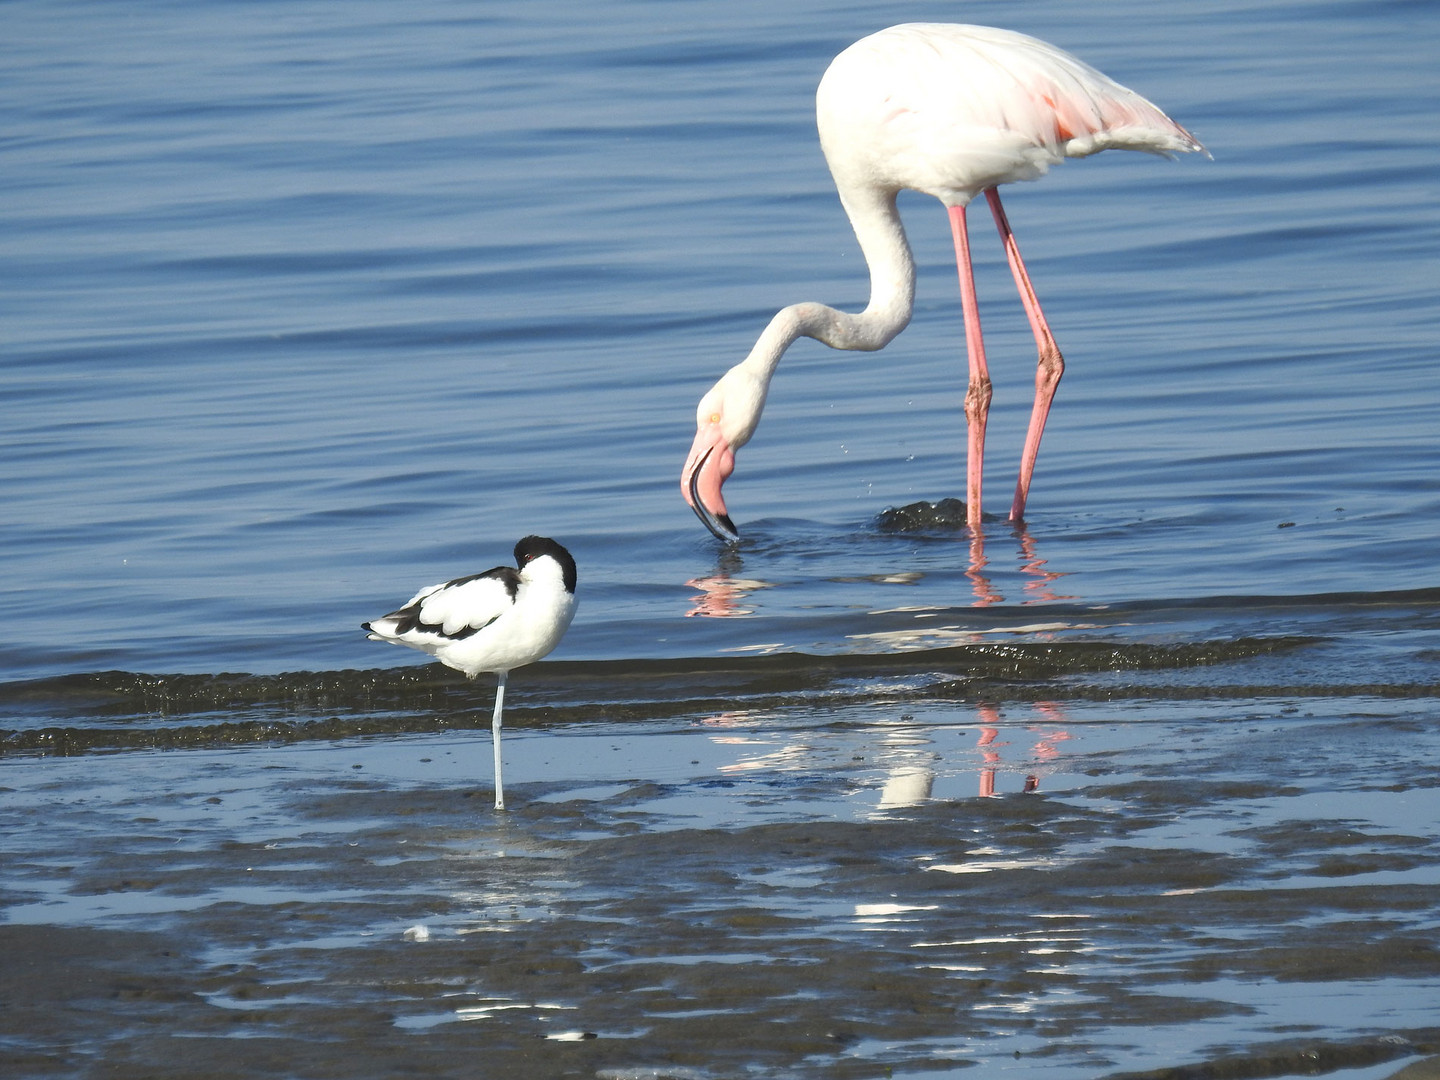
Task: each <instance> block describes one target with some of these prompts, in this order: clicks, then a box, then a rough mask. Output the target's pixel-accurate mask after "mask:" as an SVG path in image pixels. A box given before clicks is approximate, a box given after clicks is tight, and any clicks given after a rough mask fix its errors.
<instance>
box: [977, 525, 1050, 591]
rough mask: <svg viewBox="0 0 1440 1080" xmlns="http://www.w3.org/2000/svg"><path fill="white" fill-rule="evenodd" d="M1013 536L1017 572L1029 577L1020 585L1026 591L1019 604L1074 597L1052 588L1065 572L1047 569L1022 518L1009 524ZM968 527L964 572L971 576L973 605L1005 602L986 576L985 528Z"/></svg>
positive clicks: (987, 560)
mask: <svg viewBox="0 0 1440 1080" xmlns="http://www.w3.org/2000/svg"><path fill="white" fill-rule="evenodd" d="M1008 529H1009V531H1010V532H1011V534H1012V535H1013V536H1014V537H1015V542H1016V544H1017V545H1018V547H1017V549H1016V557H1017V559H1018V561H1019V564H1020V573H1021V574H1022V575H1025V576H1026V578H1027V579H1028V580H1026V581H1025V584H1024V585H1023V586H1022V591H1023V592H1024V593H1025V596H1024V598H1023V599H1022V600H1021V601H1020V602H1021V603H1022V604H1039V603H1044V602H1046V601H1049V600H1075V599H1077V597H1074V596H1062V595H1060V594H1058V593H1056V592H1055V590H1054V589H1053V588H1052V585H1053V583H1054V582H1056V581H1058V580H1059V579H1060V578H1062V577H1066V576H1067V575H1066V574H1065V573H1064V572H1062V571H1057V570H1046V569H1045V565H1046V560H1044V559H1042V558H1040V556H1039V554H1038V552H1037V550H1036V545H1035V538H1034V537H1032V536H1031V535H1030V532H1029V530H1028V529H1026V528H1025V523H1024V522H1019V523H1016V524H1013V525H1010V526H1009V527H1008ZM967 531H968V532H969V534H970V565H969V568H968V569H967V570H966V571H965V576H966V577H968V578H969V579H970V588H971V591H972V592H973V593H974V596H975V600H974V602H973V604H972V605H971V606H972V607H989V606H990V605H992V604H1001V603H1004V602H1005V597H1004V596H1003V595H1002V594H1001V593H1000V592H999V591H998V590H997V589H996V588H995V586H994V584H993V583H992V582H991V580H990V578H989V576H988V575H987V574H986V573H985V567H986V566H988V565H989V564H990V560H989V559H988V558H987V557H986V555H985V530H984V528H983V527H982V526H980V525H972V526H970V527H969V528H968V529H967Z"/></svg>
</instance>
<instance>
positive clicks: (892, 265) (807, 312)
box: [740, 188, 915, 384]
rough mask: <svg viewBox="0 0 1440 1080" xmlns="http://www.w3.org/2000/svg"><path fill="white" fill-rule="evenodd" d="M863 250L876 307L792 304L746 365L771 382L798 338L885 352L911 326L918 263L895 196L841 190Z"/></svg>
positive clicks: (865, 190)
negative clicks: (853, 309) (852, 309)
mask: <svg viewBox="0 0 1440 1080" xmlns="http://www.w3.org/2000/svg"><path fill="white" fill-rule="evenodd" d="M840 201H841V204H842V205H843V206H844V207H845V212H846V213H847V214H848V215H849V216H850V224H851V225H852V226H853V227H854V229H855V236H856V239H858V240H859V241H860V250H861V252H862V253H863V254H864V256H865V262H866V264H867V265H868V266H869V267H870V303H869V304H867V305H866V307H865V310H864V311H862V312H860V313H859V314H858V315H850V314H847V313H846V312H843V311H836V310H835V309H834V308H832V307H827V306H826V305H824V304H817V303H804V304H792V305H791V306H790V307H787V308H785V309H784V310H782V311H780V312H778V313H777V314H776V315H775V317H774V318H773V319H771V320H770V325H769V326H767V327H766V328H765V331H764V333H762V334H761V335H760V339H759V340H758V341H756V342H755V347H754V348H753V349H751V350H750V355H749V356H747V357H746V358H745V359H744V360H743V361H741V364H740V366H741V367H744V368H749V369H751V370H752V371H754V373H755V374H756V375H758V376H759V377H760V378H761V379H763V381H764V382H765V383H766V384H768V383H769V381H770V378H771V376H773V375H774V374H775V368H776V366H777V365H778V364H779V363H780V358H781V357H782V356H784V355H785V350H786V349H788V348H789V347H790V345H791V343H792V342H794V341H795V339H796V338H801V337H812V338H814V339H815V340H817V341H823V342H824V343H825V344H826V345H829V346H830V347H831V348H832V349H855V350H860V351H864V352H873V351H874V350H876V349H883V348H884V347H885V346H886V345H888V344H889V343H890V340H891V339H892V338H894V337H895V335H896V334H898V333H900V331H901V330H904V329H905V327H906V326H907V325H908V324H909V322H910V313H911V312H912V311H913V310H914V307H915V259H914V256H912V255H911V254H910V244H909V242H908V241H907V240H906V239H905V229H904V227H903V226H902V225H901V224H900V214H899V212H898V211H897V210H896V209H895V192H893V191H891V192H884V191H876V190H874V189H871V188H863V189H859V190H851V191H846V190H844V189H842V190H841V192H840Z"/></svg>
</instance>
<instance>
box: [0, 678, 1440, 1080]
mask: <svg viewBox="0 0 1440 1080" xmlns="http://www.w3.org/2000/svg"><path fill="white" fill-rule="evenodd" d="M1437 731H1440V725H1437V724H1436V723H1435V703H1434V702H1428V701H1422V702H1396V701H1386V700H1377V699H1370V698H1351V699H1323V700H1300V701H1277V700H1268V699H1259V700H1251V701H1218V702H1197V701H1182V702H1171V703H1161V702H1156V701H1142V702H1123V701H1122V702H1108V703H1104V702H1070V703H1065V702H1042V703H1032V702H1019V703H1015V704H1013V705H1008V706H979V705H973V704H963V703H939V702H923V703H920V704H918V705H916V704H914V703H910V704H908V705H907V706H906V707H905V709H904V711H900V710H897V709H896V708H894V707H893V706H887V705H884V704H881V703H874V702H871V703H865V704H861V705H852V706H839V707H832V706H828V705H827V706H824V707H823V708H815V707H810V706H798V705H797V706H794V707H792V708H789V709H785V710H776V711H771V712H768V713H764V714H758V713H756V714H743V713H735V714H723V713H722V714H710V715H704V716H690V717H681V718H676V719H672V720H669V721H658V720H650V721H645V722H643V723H639V724H633V723H631V724H605V723H600V722H593V723H578V724H576V723H567V724H557V725H554V726H535V727H532V728H527V729H524V730H522V731H517V732H515V733H513V734H512V736H511V738H510V739H509V740H508V741H507V766H508V773H507V779H508V780H509V783H510V784H511V785H513V795H512V798H513V803H514V805H513V808H512V810H510V811H509V812H507V813H503V814H496V813H495V812H494V811H493V810H492V809H491V808H490V796H491V792H490V789H489V784H488V770H487V768H486V758H487V754H488V740H487V738H486V737H485V735H484V734H483V733H481V732H478V731H477V732H448V733H442V734H436V735H424V736H405V737H392V738H372V739H353V740H348V741H340V742H323V743H318V744H300V745H287V746H257V747H251V748H244V749H210V750H170V751H162V752H138V751H129V752H124V753H112V754H90V755H84V756H80V757H75V758H68V759H64V758H48V759H45V758H17V757H12V758H9V759H7V760H6V761H5V762H4V763H3V764H0V823H3V834H0V835H3V841H0V867H3V869H0V904H3V918H4V924H3V925H0V956H3V957H4V958H5V959H4V963H3V965H0V1072H4V1074H5V1075H7V1076H36V1077H52V1076H56V1077H58V1076H77V1077H80V1076H117V1077H118V1076H136V1077H139V1076H152V1077H153V1076H177V1077H178V1076H197V1075H205V1076H214V1077H259V1076H275V1075H287V1076H302V1077H312V1076H313V1077H329V1076H345V1077H370V1076H373V1077H393V1076H404V1075H426V1076H456V1077H460V1076H486V1077H533V1076H576V1077H591V1076H599V1077H629V1076H639V1077H665V1076H675V1077H700V1078H709V1077H731V1076H776V1075H784V1076H798V1077H807V1076H814V1077H872V1076H873V1077H879V1076H886V1075H909V1076H943V1075H950V1074H951V1073H954V1072H957V1071H967V1070H968V1069H969V1068H972V1067H973V1068H975V1069H976V1074H977V1075H979V1074H980V1073H982V1072H987V1071H989V1070H991V1069H998V1068H1001V1067H1003V1068H1004V1069H1005V1071H1006V1072H1007V1073H1008V1074H1010V1075H1020V1076H1027V1075H1042V1074H1043V1075H1044V1076H1047V1077H1054V1076H1060V1077H1095V1076H1111V1075H1123V1074H1137V1075H1147V1076H1176V1077H1178V1076H1216V1077H1219V1076H1284V1075H1314V1074H1317V1073H1326V1072H1335V1071H1336V1070H1339V1072H1337V1075H1343V1076H1349V1077H1362V1076H1363V1077H1369V1076H1382V1075H1389V1074H1391V1073H1393V1072H1394V1071H1396V1070H1398V1069H1400V1068H1401V1067H1402V1066H1404V1065H1406V1063H1407V1062H1410V1061H1417V1060H1419V1059H1421V1058H1422V1056H1424V1055H1427V1054H1432V1053H1434V1052H1435V1051H1436V1048H1437V1043H1440V1020H1437V1010H1436V1003H1437V1002H1440V857H1437V856H1440V840H1437V837H1440V774H1437V771H1436V770H1435V768H1434V767H1433V764H1432V763H1433V761H1434V760H1436V751H1437V750H1440V746H1437V743H1440V734H1437Z"/></svg>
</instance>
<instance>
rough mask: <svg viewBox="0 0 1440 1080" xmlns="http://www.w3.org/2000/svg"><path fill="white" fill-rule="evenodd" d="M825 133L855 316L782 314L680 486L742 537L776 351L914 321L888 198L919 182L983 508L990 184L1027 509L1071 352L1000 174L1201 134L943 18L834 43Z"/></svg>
mask: <svg viewBox="0 0 1440 1080" xmlns="http://www.w3.org/2000/svg"><path fill="white" fill-rule="evenodd" d="M816 117H817V121H818V124H819V129H820V145H821V147H822V149H823V150H824V151H825V159H826V161H827V162H828V163H829V165H830V172H831V174H832V175H833V176H834V179H835V186H836V187H837V189H838V190H839V193H840V202H841V204H842V205H843V206H844V208H845V212H846V213H847V214H848V215H849V217H850V222H851V224H852V226H853V227H854V229H855V235H856V237H857V239H858V240H859V241H860V248H861V250H862V251H863V252H864V255H865V259H866V261H867V263H868V264H869V268H870V303H869V304H868V305H867V306H866V308H865V310H864V311H862V312H860V314H858V315H849V314H846V313H844V312H841V311H837V310H835V309H834V308H831V307H826V306H825V305H823V304H817V303H803V304H794V305H792V306H790V307H787V308H785V309H784V310H782V311H781V312H779V314H777V315H776V316H775V317H774V318H773V319H772V320H771V321H770V325H769V326H767V327H766V328H765V332H764V333H762V334H761V335H760V339H759V340H758V341H757V342H756V343H755V347H754V348H753V349H752V350H751V352H750V355H749V356H747V357H746V358H745V359H744V360H743V361H741V362H740V363H739V364H737V365H736V366H735V367H733V368H731V369H730V370H729V371H727V372H726V373H725V374H724V375H723V376H722V377H721V379H720V381H719V382H717V383H716V384H715V386H714V387H713V388H711V390H710V391H709V392H708V393H707V394H706V395H705V396H704V397H703V398H701V400H700V405H699V408H698V409H697V410H696V429H697V430H696V435H695V442H694V444H693V445H692V446H691V448H690V454H689V457H688V458H687V459H686V462H685V467H684V470H683V471H682V473H681V477H680V487H681V491H682V492H683V493H684V495H685V499H686V501H687V502H688V503H689V504H690V505H691V507H692V508H693V509H694V510H695V512H696V514H697V515H699V517H700V520H701V521H703V522H704V523H705V525H706V527H708V528H709V529H710V531H711V532H713V533H714V534H715V535H716V536H717V537H719V538H720V539H722V540H727V541H733V540H735V539H737V538H738V534H737V532H736V530H735V526H734V523H733V522H732V521H731V519H730V517H729V514H728V513H727V511H726V507H725V500H724V497H723V496H722V494H721V485H722V484H723V483H724V482H725V480H726V478H727V477H729V475H730V474H731V472H732V471H733V470H734V468H735V451H737V450H739V449H740V447H742V446H744V445H745V444H746V443H747V442H749V440H750V437H751V436H752V435H753V434H754V433H755V428H756V425H757V424H758V423H759V422H760V413H761V410H762V409H763V408H764V406H765V396H766V393H767V391H768V389H769V386H770V380H771V378H772V377H773V376H774V374H775V368H776V366H777V365H778V364H779V362H780V357H781V356H783V355H784V353H785V350H786V349H787V348H788V347H789V346H790V344H791V343H792V342H793V341H795V340H796V339H797V338H799V337H812V338H816V339H817V340H819V341H822V342H824V343H825V344H826V345H829V346H831V347H832V348H836V349H860V350H867V351H869V350H875V349H881V348H883V347H884V346H885V345H886V344H888V343H889V342H890V340H891V339H892V338H893V337H894V336H895V335H896V334H898V333H899V332H900V331H901V330H903V329H904V328H905V326H906V324H907V323H908V322H909V321H910V313H911V310H912V308H913V305H914V297H915V264H914V260H913V258H912V256H911V254H910V246H909V243H908V242H907V241H906V238H905V231H904V228H903V227H902V226H901V223H900V217H899V214H898V213H897V211H896V208H895V197H896V195H897V194H898V192H899V191H900V190H901V189H907V188H908V189H911V190H915V191H922V192H926V193H927V194H930V195H933V196H935V197H936V198H937V199H939V200H940V201H941V202H942V203H944V204H945V206H946V208H947V209H948V212H949V217H950V226H951V233H952V237H953V239H954V243H955V257H956V265H957V267H958V269H959V274H960V296H961V307H962V310H963V313H964V319H965V342H966V349H967V352H968V355H969V365H970V382H969V388H968V390H967V392H966V396H965V416H966V422H967V426H968V428H969V443H968V466H967V476H966V504H967V505H966V513H967V518H968V521H969V523H970V525H971V526H972V527H974V526H977V525H978V524H979V522H980V507H981V499H980V496H981V474H982V472H983V466H984V448H985V421H986V418H987V416H988V413H989V407H990V375H989V370H988V368H987V366H986V361H985V349H984V344H983V341H982V339H981V335H980V316H979V311H978V308H977V306H976V302H975V285H974V275H973V273H972V271H971V264H970V243H969V237H968V234H967V231H966V224H965V208H966V206H967V205H968V204H969V203H970V201H971V200H972V199H974V198H975V196H977V195H979V194H980V193H981V192H984V193H985V196H986V199H987V201H988V202H989V204H990V209H991V212H992V213H993V215H994V218H995V223H996V225H997V226H998V228H999V230H1000V236H1001V239H1002V241H1003V243H1004V246H1005V253H1006V256H1007V258H1008V260H1009V263H1010V268H1011V271H1012V273H1013V274H1014V277H1015V283H1016V286H1017V287H1018V288H1019V290H1020V299H1021V301H1022V303H1023V304H1024V307H1025V312H1026V315H1027V316H1028V317H1029V320H1030V326H1031V329H1032V330H1033V331H1034V334H1035V340H1036V344H1037V345H1038V347H1039V353H1040V358H1039V367H1038V370H1037V373H1036V379H1035V383H1036V394H1035V406H1034V409H1033V411H1032V413H1031V418H1030V427H1029V431H1028V433H1027V435H1026V439H1025V448H1024V451H1023V453H1022V456H1021V463H1020V478H1019V482H1018V483H1017V484H1016V487H1015V497H1014V500H1013V502H1012V503H1011V507H1010V517H1011V519H1012V520H1017V521H1018V520H1020V519H1021V518H1022V517H1023V515H1024V512H1025V500H1026V497H1027V495H1028V494H1029V489H1030V478H1031V475H1032V472H1033V469H1034V465H1035V455H1036V453H1037V452H1038V450H1039V448H1040V436H1041V434H1042V432H1043V431H1044V428H1045V420H1046V417H1047V415H1048V414H1049V410H1050V402H1051V400H1052V398H1053V397H1054V394H1055V387H1056V386H1057V385H1058V383H1059V381H1060V375H1061V373H1062V372H1063V370H1064V361H1063V360H1062V359H1061V356H1060V350H1059V349H1058V348H1057V347H1056V345H1055V338H1054V335H1053V334H1052V333H1051V332H1050V327H1049V325H1048V323H1047V322H1046V320H1045V316H1044V314H1043V313H1042V312H1041V310H1040V304H1039V301H1038V300H1037V299H1036V297H1035V290H1034V288H1033V287H1032V285H1031V284H1030V277H1029V275H1028V274H1027V273H1026V270H1025V264H1024V263H1023V262H1022V261H1021V259H1020V251H1019V249H1018V248H1017V247H1016V245H1015V238H1014V236H1013V234H1012V233H1011V231H1010V225H1009V223H1008V221H1007V220H1006V217H1005V211H1004V209H1003V208H1002V206H1001V204H1000V196H999V193H998V191H997V190H996V187H997V185H999V184H1004V183H1009V182H1010V181H1012V180H1034V179H1036V178H1038V177H1040V176H1043V175H1044V174H1045V172H1046V171H1047V170H1048V169H1049V168H1050V166H1051V165H1054V164H1056V163H1057V162H1060V161H1063V160H1064V159H1065V158H1067V157H1085V156H1087V155H1090V154H1095V153H1098V152H1099V151H1101V150H1110V149H1120V150H1141V151H1144V152H1146V153H1151V154H1161V155H1167V156H1168V155H1170V154H1174V153H1177V152H1184V151H1203V150H1204V147H1202V146H1201V145H1200V143H1199V141H1198V140H1197V139H1196V138H1195V137H1194V136H1193V135H1191V134H1190V133H1189V132H1188V131H1186V130H1185V129H1184V128H1183V127H1181V126H1180V125H1179V124H1177V123H1175V122H1174V121H1173V120H1171V119H1170V118H1169V117H1168V116H1166V115H1165V114H1164V113H1163V112H1161V111H1160V110H1159V109H1158V108H1156V107H1155V106H1154V105H1152V104H1151V103H1150V102H1149V101H1146V100H1145V99H1144V98H1143V97H1141V96H1140V95H1139V94H1137V93H1135V92H1134V91H1132V90H1128V89H1126V88H1125V87H1123V86H1121V85H1120V84H1119V83H1116V82H1114V81H1112V80H1111V79H1109V78H1108V77H1106V76H1105V75H1103V74H1101V73H1100V72H1099V71H1096V70H1095V69H1094V68H1092V67H1090V66H1089V65H1087V64H1085V63H1083V62H1081V61H1080V60H1077V59H1076V58H1075V57H1073V56H1071V55H1070V54H1069V53H1066V52H1064V51H1063V50H1061V49H1057V48H1056V47H1055V46H1053V45H1050V44H1047V43H1046V42H1043V41H1040V40H1038V39H1036V38H1032V37H1028V36H1026V35H1024V34H1019V33H1015V32H1013V31H1010V30H997V29H993V28H991V27H984V26H958V25H951V24H948V23H909V24H906V25H902V26H892V27H891V28H890V29H888V30H882V31H880V32H879V33H877V34H872V35H871V36H870V37H867V38H863V39H862V40H860V41H857V42H856V43H855V44H854V45H851V46H850V47H849V48H848V49H846V50H845V51H844V52H842V53H841V54H840V55H839V56H837V57H836V58H835V59H834V61H833V62H832V63H831V64H830V67H829V69H828V70H827V71H826V72H825V75H824V77H823V78H822V79H821V81H820V88H819V90H818V92H817V94H816Z"/></svg>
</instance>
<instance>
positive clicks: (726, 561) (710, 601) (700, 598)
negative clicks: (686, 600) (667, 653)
mask: <svg viewBox="0 0 1440 1080" xmlns="http://www.w3.org/2000/svg"><path fill="white" fill-rule="evenodd" d="M743 565H744V564H743V563H742V562H741V560H740V556H739V555H737V554H736V553H735V552H734V551H733V550H731V551H725V552H723V553H722V554H721V555H720V559H719V561H718V563H717V565H716V567H715V573H713V574H711V575H709V576H708V577H702V578H691V579H690V580H689V581H687V582H685V587H686V588H687V589H699V590H700V591H699V593H698V594H697V595H695V596H692V597H691V598H690V605H691V606H690V610H689V611H687V612H685V617H686V618H687V619H693V618H695V617H696V616H701V617H704V618H707V619H737V618H742V617H744V616H746V615H753V614H755V609H754V608H753V607H750V606H749V605H748V604H747V603H746V600H747V598H748V597H749V596H750V594H751V593H753V592H756V591H758V590H760V589H771V588H774V586H773V585H772V584H771V583H770V582H768V581H760V580H759V579H757V578H742V577H737V576H736V575H737V574H738V573H739V572H740V569H741V567H742V566H743Z"/></svg>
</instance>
